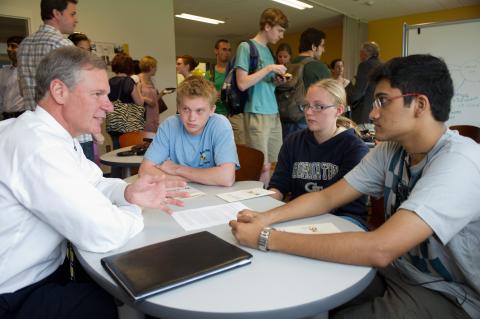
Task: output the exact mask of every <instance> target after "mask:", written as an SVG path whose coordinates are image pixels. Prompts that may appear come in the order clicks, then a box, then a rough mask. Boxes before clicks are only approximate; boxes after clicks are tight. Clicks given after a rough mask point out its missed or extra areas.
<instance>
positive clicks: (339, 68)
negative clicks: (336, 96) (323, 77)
mask: <svg viewBox="0 0 480 319" xmlns="http://www.w3.org/2000/svg"><path fill="white" fill-rule="evenodd" d="M330 69H331V70H332V78H333V79H335V80H336V81H337V82H338V83H340V84H341V85H343V87H347V85H348V83H350V81H349V80H347V79H345V78H344V77H343V71H344V70H345V67H344V66H343V61H342V59H335V60H333V61H332V63H330Z"/></svg>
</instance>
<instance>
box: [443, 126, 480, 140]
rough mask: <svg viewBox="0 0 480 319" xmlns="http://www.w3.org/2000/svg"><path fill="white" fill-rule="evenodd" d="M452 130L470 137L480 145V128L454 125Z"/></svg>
mask: <svg viewBox="0 0 480 319" xmlns="http://www.w3.org/2000/svg"><path fill="white" fill-rule="evenodd" d="M450 129H451V130H454V131H458V134H460V135H462V136H466V137H470V138H471V139H472V140H474V141H475V142H477V143H480V127H476V126H472V125H454V126H450Z"/></svg>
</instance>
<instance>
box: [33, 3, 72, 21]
mask: <svg viewBox="0 0 480 319" xmlns="http://www.w3.org/2000/svg"><path fill="white" fill-rule="evenodd" d="M69 3H73V4H77V3H78V0H42V1H41V2H40V14H41V16H42V20H43V21H45V20H50V19H52V18H53V10H58V11H60V12H62V11H63V10H65V9H66V8H67V6H68V4H69Z"/></svg>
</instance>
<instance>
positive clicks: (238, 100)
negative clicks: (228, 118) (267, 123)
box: [220, 40, 258, 115]
mask: <svg viewBox="0 0 480 319" xmlns="http://www.w3.org/2000/svg"><path fill="white" fill-rule="evenodd" d="M245 42H247V43H248V45H249V47H250V64H249V68H248V74H252V73H254V72H255V71H256V70H257V68H258V50H257V48H256V47H255V44H253V42H252V41H251V40H247V41H245ZM235 58H236V57H235V56H234V57H233V58H232V59H231V60H230V62H229V63H228V65H227V69H226V73H227V75H226V76H225V81H224V82H223V86H222V90H221V92H220V98H221V100H222V102H223V104H224V105H225V107H226V108H227V111H228V114H229V115H235V114H239V113H243V110H244V108H245V104H246V103H247V101H248V90H245V91H240V89H239V88H238V84H237V72H236V71H237V68H235Z"/></svg>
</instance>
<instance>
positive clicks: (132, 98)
mask: <svg viewBox="0 0 480 319" xmlns="http://www.w3.org/2000/svg"><path fill="white" fill-rule="evenodd" d="M112 71H113V72H114V73H115V76H114V77H112V78H111V79H110V80H109V81H108V83H109V84H110V94H108V98H109V99H110V101H112V102H113V101H116V100H120V101H121V102H123V103H135V104H138V105H143V104H144V103H145V99H144V98H143V96H142V94H141V93H140V90H139V88H138V86H137V85H136V84H135V81H134V80H133V79H132V78H131V77H130V76H131V75H132V74H133V60H132V58H131V57H130V56H129V55H128V54H125V53H118V54H116V55H115V57H114V58H113V60H112ZM108 134H109V135H110V137H111V138H112V146H113V149H114V150H115V149H118V148H120V143H119V141H118V137H119V136H120V135H122V134H123V133H122V132H113V131H109V132H108Z"/></svg>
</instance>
